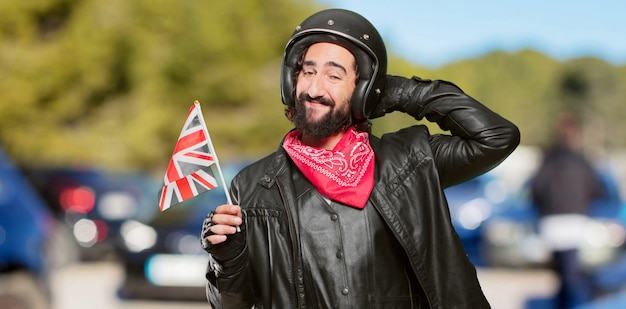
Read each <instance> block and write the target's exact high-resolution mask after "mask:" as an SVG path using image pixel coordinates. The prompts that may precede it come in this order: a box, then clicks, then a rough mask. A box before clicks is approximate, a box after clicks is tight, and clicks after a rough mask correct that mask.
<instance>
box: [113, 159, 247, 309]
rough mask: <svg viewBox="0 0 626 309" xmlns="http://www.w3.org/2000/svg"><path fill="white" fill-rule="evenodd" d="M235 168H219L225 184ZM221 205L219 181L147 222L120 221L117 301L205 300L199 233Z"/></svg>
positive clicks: (238, 166)
mask: <svg viewBox="0 0 626 309" xmlns="http://www.w3.org/2000/svg"><path fill="white" fill-rule="evenodd" d="M241 167H243V165H241V164H222V171H223V173H224V178H225V180H226V182H227V183H230V179H232V177H234V175H235V174H236V173H237V172H238V171H239V170H240V169H241ZM159 189H160V186H159ZM226 202H227V200H226V193H225V192H224V188H223V186H222V184H221V183H220V185H219V186H218V187H217V188H215V189H213V190H211V191H208V192H205V193H202V194H200V195H199V196H197V197H194V198H192V199H189V200H187V201H184V202H182V203H180V204H177V205H173V206H172V207H170V208H169V209H167V210H166V211H164V212H162V213H159V214H157V215H156V216H154V217H153V218H152V219H151V220H149V221H148V222H140V221H137V220H126V221H125V222H124V223H123V224H122V226H121V229H120V233H121V236H122V238H123V240H124V250H123V251H122V254H121V261H122V265H123V268H124V274H125V278H124V280H123V282H122V284H121V286H120V288H119V293H118V294H119V296H120V298H124V299H162V300H185V301H206V294H205V284H206V279H205V270H206V266H207V262H208V254H207V253H206V252H205V251H204V250H202V248H201V246H200V242H199V236H200V231H201V228H202V222H203V221H204V218H205V217H206V215H207V214H208V213H209V212H210V211H211V210H213V209H214V208H215V206H217V205H220V204H225V203H226ZM157 204H158V203H157V197H156V195H155V197H154V207H155V208H157V209H158V206H157Z"/></svg>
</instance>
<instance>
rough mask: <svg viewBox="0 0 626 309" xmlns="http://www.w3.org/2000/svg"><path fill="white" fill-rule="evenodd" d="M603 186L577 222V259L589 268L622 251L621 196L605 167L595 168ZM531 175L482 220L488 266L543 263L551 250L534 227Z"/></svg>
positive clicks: (548, 259)
mask: <svg viewBox="0 0 626 309" xmlns="http://www.w3.org/2000/svg"><path fill="white" fill-rule="evenodd" d="M597 172H598V175H599V176H600V179H601V180H602V183H603V184H604V188H605V194H604V196H603V197H602V198H600V199H598V200H596V201H594V202H593V203H592V205H591V207H590V210H589V213H588V215H589V217H590V218H591V220H590V222H589V223H588V224H586V225H585V226H581V229H584V233H585V237H584V239H585V242H584V243H583V244H582V246H581V248H580V253H581V254H580V258H581V263H582V264H583V265H584V267H585V268H587V269H588V270H590V271H592V270H593V269H596V268H598V267H600V266H602V265H604V264H607V263H609V262H611V261H612V260H614V259H616V258H617V257H619V256H620V255H621V254H623V252H624V241H625V239H626V229H625V227H624V223H623V222H622V221H621V220H620V213H621V212H622V211H623V209H624V200H623V199H622V198H621V196H620V192H619V187H618V183H617V181H616V178H615V177H614V176H613V174H612V173H611V171H610V170H609V169H597ZM530 182H531V179H528V181H527V182H526V183H525V185H523V186H522V188H521V189H520V190H519V191H518V192H516V194H514V195H512V196H511V199H509V200H507V201H506V202H505V203H503V204H502V205H501V207H499V208H498V209H496V211H494V213H493V215H492V216H491V218H490V219H489V220H488V221H487V222H486V223H485V229H484V230H483V232H484V239H485V244H486V246H487V251H488V256H489V263H490V265H492V266H501V267H512V268H526V267H547V266H549V265H550V262H551V258H552V252H551V248H550V247H549V246H548V245H547V243H546V241H545V240H544V239H543V238H542V237H541V235H540V233H539V231H538V224H539V213H538V210H537V207H536V205H534V204H533V202H532V201H531V196H530Z"/></svg>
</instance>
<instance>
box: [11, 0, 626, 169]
mask: <svg viewBox="0 0 626 309" xmlns="http://www.w3.org/2000/svg"><path fill="white" fill-rule="evenodd" d="M317 9H319V8H318V7H315V6H314V5H313V4H309V3H307V2H304V1H295V0H294V1H290V0H267V1H262V2H260V1H254V0H244V1H238V2H237V3H236V4H231V3H229V2H226V1H202V0H178V1H164V0H33V1H0V143H2V144H3V145H4V146H5V148H6V149H7V151H8V152H9V153H10V154H11V155H12V156H13V157H15V158H16V160H17V161H18V162H19V163H20V164H39V165H69V164H84V165H97V166H101V167H108V168H118V169H124V168H136V169H142V170H155V171H157V172H159V173H161V172H162V169H163V167H164V166H165V164H167V160H168V159H169V156H170V155H171V151H172V150H173V147H174V144H175V141H176V139H177V138H178V134H179V133H180V130H181V126H182V123H183V121H184V118H185V116H186V113H187V110H188V108H189V106H190V105H191V104H192V102H193V100H195V99H198V100H200V101H201V103H202V106H203V112H204V116H205V119H206V122H207V125H208V127H209V131H210V132H211V137H212V138H213V142H214V144H215V147H216V149H217V151H218V155H219V156H220V159H222V161H228V160H236V159H239V158H242V157H243V158H246V157H258V156H260V155H264V154H266V153H268V152H271V151H274V150H275V149H276V148H277V147H278V145H279V142H280V140H281V138H282V137H283V135H284V134H285V132H286V131H287V130H289V129H290V128H291V124H290V123H289V122H288V121H287V120H286V119H285V117H284V116H283V112H282V109H283V107H282V104H281V103H280V93H279V75H280V65H281V57H282V52H283V48H284V44H285V43H286V40H287V38H288V37H289V35H290V34H291V32H292V31H293V29H294V27H295V26H296V25H297V23H299V22H300V21H301V20H303V19H304V18H305V17H307V16H308V15H309V14H310V13H311V12H313V11H314V10H317ZM389 63H390V65H389V73H391V74H397V75H404V76H410V75H418V76H420V77H423V78H430V79H436V78H441V79H446V80H451V81H454V82H455V83H457V84H458V85H459V86H460V87H461V88H462V89H464V90H465V91H466V92H468V93H469V94H470V95H472V96H474V97H476V98H477V99H479V100H481V101H482V102H484V103H485V104H486V105H488V106H490V107H491V108H493V109H494V110H496V111H497V112H499V113H502V114H503V115H505V116H506V117H508V118H510V119H511V120H513V121H514V122H515V123H516V124H518V125H519V126H520V128H521V130H522V141H523V143H525V144H537V143H541V142H542V141H543V140H544V139H545V137H546V136H547V134H546V132H547V130H548V128H550V127H551V126H550V124H549V121H550V119H552V118H551V115H553V114H554V113H555V111H556V110H557V109H558V108H559V104H560V103H557V102H559V100H560V99H562V97H560V95H561V92H560V91H561V90H562V89H564V88H563V87H571V85H570V86H563V85H564V83H565V84H568V83H573V84H575V83H576V80H575V78H578V75H577V74H579V73H576V72H580V74H582V75H583V76H584V79H581V80H586V81H587V82H588V84H589V89H588V91H589V92H588V103H587V104H588V105H589V106H593V112H594V113H596V114H597V116H598V119H607V120H608V121H607V122H603V123H606V124H607V127H606V132H607V134H609V133H610V134H615V136H616V137H617V136H621V137H620V139H618V138H615V139H610V140H607V141H606V144H608V145H611V146H623V143H624V141H626V139H624V138H623V135H624V134H626V133H623V132H626V128H624V126H626V123H624V122H623V121H620V120H621V119H622V118H623V117H624V116H626V115H625V113H626V104H624V100H625V98H626V94H625V91H626V90H625V89H624V85H626V82H625V81H626V67H619V68H615V67H612V66H610V65H608V64H606V63H604V62H602V61H600V60H597V59H580V60H577V61H571V62H565V63H560V62H556V61H554V60H552V59H550V58H547V57H545V56H543V55H541V54H539V53H536V52H533V51H523V52H519V53H515V54H509V53H503V52H495V53H491V54H488V55H485V56H483V57H481V58H477V59H468V60H465V61H461V62H458V63H452V64H449V65H446V66H444V67H442V68H440V69H437V70H426V69H423V68H419V67H417V66H415V65H412V64H411V63H409V62H407V61H406V60H404V59H400V58H399V57H397V56H395V55H394V54H393V51H390V59H389ZM566 68H570V69H569V70H573V71H572V72H575V73H564V72H566V71H567V70H566ZM568 74H569V75H570V76H573V77H575V78H574V79H572V80H570V81H567V82H564V79H563V76H567V75H568ZM572 74H573V75H572ZM574 88H575V87H574ZM572 95H575V94H573V93H572ZM602 117H607V118H602ZM595 121H597V120H595ZM413 123H414V120H413V119H411V118H410V117H407V116H406V115H402V114H400V113H394V114H392V115H390V116H387V117H382V118H380V119H376V121H375V122H374V131H375V132H376V133H384V132H387V131H391V130H395V129H396V128H398V127H400V126H406V125H411V124H413ZM609 124H610V126H608V125H609ZM429 127H431V128H432V130H434V131H436V130H437V128H436V127H435V126H433V125H431V124H429Z"/></svg>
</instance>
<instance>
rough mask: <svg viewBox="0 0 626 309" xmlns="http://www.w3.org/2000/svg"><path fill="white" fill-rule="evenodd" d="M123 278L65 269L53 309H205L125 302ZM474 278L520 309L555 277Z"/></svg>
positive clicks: (508, 273) (57, 280)
mask: <svg viewBox="0 0 626 309" xmlns="http://www.w3.org/2000/svg"><path fill="white" fill-rule="evenodd" d="M122 278H123V273H122V269H121V268H120V267H119V266H118V265H117V264H116V263H114V262H97V263H81V264H73V265H69V266H65V267H63V268H60V269H58V270H55V271H54V272H53V273H52V274H51V281H52V286H53V290H52V294H53V309H82V308H90V309H116V308H119V309H148V308H149V309H174V308H176V309H200V308H202V309H206V308H210V306H209V304H208V303H203V302H157V301H125V300H120V299H118V298H117V297H116V290H117V287H118V285H119V283H120V282H121V280H122ZM478 278H479V280H480V282H481V285H482V287H483V291H484V292H485V295H486V297H487V299H488V300H489V302H490V303H491V305H492V307H493V308H494V309H523V308H524V301H525V300H526V299H527V298H528V297H541V296H547V295H550V294H552V293H554V291H555V287H556V277H555V276H554V275H553V274H552V273H550V272H546V271H540V270H524V271H521V270H519V271H515V270H494V269H479V270H478Z"/></svg>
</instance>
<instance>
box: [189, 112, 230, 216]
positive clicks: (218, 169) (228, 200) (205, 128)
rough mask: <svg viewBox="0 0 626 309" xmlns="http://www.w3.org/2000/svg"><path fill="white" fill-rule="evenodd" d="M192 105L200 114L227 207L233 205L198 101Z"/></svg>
mask: <svg viewBox="0 0 626 309" xmlns="http://www.w3.org/2000/svg"><path fill="white" fill-rule="evenodd" d="M193 104H194V105H195V106H196V108H197V109H198V113H199V114H200V117H198V118H200V121H201V122H202V128H203V130H204V134H205V135H206V138H207V141H208V142H209V143H208V144H209V148H211V153H212V154H213V156H214V157H215V165H216V166H217V173H218V174H220V181H221V182H222V187H223V188H224V194H225V195H226V201H227V202H228V204H229V205H232V204H233V201H232V200H231V198H230V193H229V192H228V187H227V186H226V180H224V173H222V167H220V160H219V159H218V157H217V153H216V152H215V148H214V147H213V142H212V141H211V135H209V130H208V129H207V126H206V123H205V122H204V115H202V109H201V108H200V101H198V100H194V101H193Z"/></svg>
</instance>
